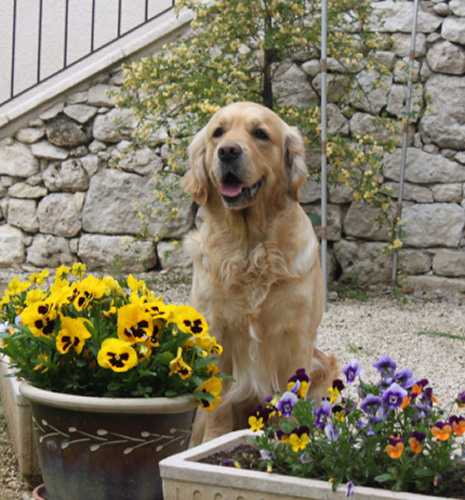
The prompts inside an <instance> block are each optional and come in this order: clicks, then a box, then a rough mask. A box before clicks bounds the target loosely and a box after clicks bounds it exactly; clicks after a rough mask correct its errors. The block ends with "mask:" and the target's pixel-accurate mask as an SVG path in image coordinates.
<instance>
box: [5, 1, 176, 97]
mask: <svg viewBox="0 0 465 500" xmlns="http://www.w3.org/2000/svg"><path fill="white" fill-rule="evenodd" d="M174 5H175V0H10V1H6V0H2V2H0V33H1V35H2V36H1V38H2V43H1V47H0V74H2V75H3V76H2V78H1V79H0V106H1V105H2V104H5V103H7V102H8V101H10V100H12V99H14V98H16V97H18V96H20V95H22V94H24V93H25V92H27V91H29V90H31V89H33V88H34V87H37V86H38V85H39V84H41V83H43V82H45V81H47V80H48V79H50V78H52V77H54V76H56V75H58V74H59V73H61V72H63V71H64V70H66V69H68V68H70V67H71V66H73V65H75V64H76V63H78V62H82V61H83V60H85V59H86V58H88V57H89V56H91V55H93V54H95V53H96V52H98V51H100V50H102V49H103V48H105V47H108V46H109V45H111V44H112V43H114V42H116V41H117V40H120V39H121V38H123V37H125V36H126V35H128V34H129V33H132V32H134V31H135V30H137V29H138V28H140V27H142V26H144V25H145V24H147V23H149V22H151V21H153V20H154V19H156V18H158V17H161V16H162V15H163V14H166V13H167V12H168V11H170V10H172V9H173V7H174Z"/></svg>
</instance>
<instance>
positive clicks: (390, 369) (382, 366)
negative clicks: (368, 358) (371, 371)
mask: <svg viewBox="0 0 465 500" xmlns="http://www.w3.org/2000/svg"><path fill="white" fill-rule="evenodd" d="M372 366H374V367H375V368H376V369H377V370H378V371H379V373H381V376H382V377H383V378H387V377H390V376H392V375H393V374H394V372H395V371H396V367H397V365H396V363H395V362H394V361H392V359H391V358H390V357H389V356H380V358H379V359H378V361H376V362H375V363H373V364H372Z"/></svg>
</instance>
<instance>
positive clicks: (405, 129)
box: [391, 0, 418, 285]
mask: <svg viewBox="0 0 465 500" xmlns="http://www.w3.org/2000/svg"><path fill="white" fill-rule="evenodd" d="M417 17H418V0H414V4H413V19H412V34H411V36H412V39H411V40H410V66H409V76H408V81H407V97H406V99H405V116H404V126H403V134H402V152H401V164H400V176H399V194H398V197H397V212H396V222H395V223H396V224H397V219H399V220H400V219H401V217H402V204H403V200H404V182H405V164H406V161H407V144H408V126H409V122H410V101H411V96H412V80H413V69H414V62H415V42H416V38H417ZM398 256H399V252H398V250H397V249H396V250H395V251H394V253H393V255H392V274H391V281H392V284H393V285H394V284H395V282H396V279H397V265H398Z"/></svg>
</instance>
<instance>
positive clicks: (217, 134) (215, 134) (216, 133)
mask: <svg viewBox="0 0 465 500" xmlns="http://www.w3.org/2000/svg"><path fill="white" fill-rule="evenodd" d="M223 133H224V131H223V127H218V128H217V129H216V130H215V131H214V132H213V137H221V136H222V135H223Z"/></svg>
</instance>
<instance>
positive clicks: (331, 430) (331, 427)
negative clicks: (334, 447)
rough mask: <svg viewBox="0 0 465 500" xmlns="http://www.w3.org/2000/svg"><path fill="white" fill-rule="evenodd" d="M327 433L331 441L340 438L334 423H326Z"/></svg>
mask: <svg viewBox="0 0 465 500" xmlns="http://www.w3.org/2000/svg"><path fill="white" fill-rule="evenodd" d="M325 434H326V437H327V438H328V439H329V440H330V441H337V440H338V439H339V434H338V432H337V430H336V427H334V425H333V424H326V425H325Z"/></svg>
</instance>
